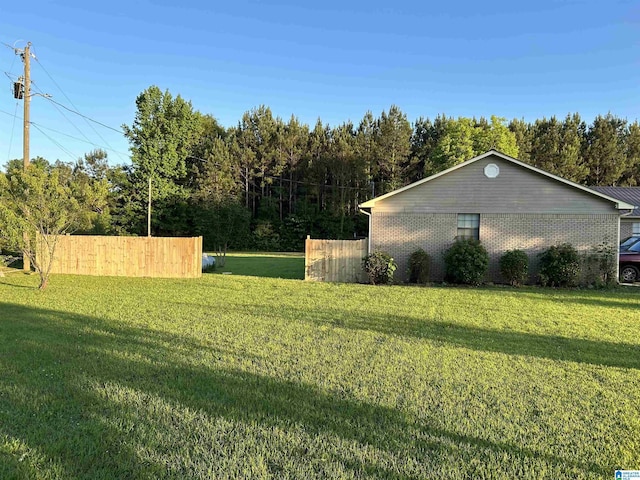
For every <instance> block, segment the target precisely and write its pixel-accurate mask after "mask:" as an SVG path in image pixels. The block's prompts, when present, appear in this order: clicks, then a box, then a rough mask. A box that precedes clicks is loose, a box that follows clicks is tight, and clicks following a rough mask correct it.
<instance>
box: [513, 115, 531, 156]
mask: <svg viewBox="0 0 640 480" xmlns="http://www.w3.org/2000/svg"><path fill="white" fill-rule="evenodd" d="M509 130H510V131H511V133H513V136H514V137H515V140H516V145H517V146H518V160H522V161H523V162H527V163H529V162H530V158H531V142H532V140H533V133H532V128H531V124H530V123H527V122H525V120H524V118H521V119H517V118H514V119H513V120H511V122H509Z"/></svg>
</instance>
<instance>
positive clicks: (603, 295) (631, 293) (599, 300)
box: [515, 288, 640, 311]
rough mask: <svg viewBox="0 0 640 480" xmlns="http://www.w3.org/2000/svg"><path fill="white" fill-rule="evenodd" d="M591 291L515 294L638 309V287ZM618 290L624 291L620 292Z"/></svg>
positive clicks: (597, 305)
mask: <svg viewBox="0 0 640 480" xmlns="http://www.w3.org/2000/svg"><path fill="white" fill-rule="evenodd" d="M593 292H594V293H592V294H589V293H587V292H584V291H575V290H549V289H545V290H544V293H538V292H535V293H534V292H522V291H516V292H515V294H516V295H518V296H519V297H526V298H531V299H534V300H537V299H541V300H549V299H550V298H551V297H553V298H554V300H555V301H557V302H560V303H563V304H577V305H588V306H594V307H602V308H617V309H622V310H633V311H637V310H638V306H639V303H640V289H632V288H624V289H619V290H609V291H607V290H601V291H597V292H595V291H593ZM619 292H624V293H622V294H620V293H619ZM615 297H621V298H615Z"/></svg>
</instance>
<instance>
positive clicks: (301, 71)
mask: <svg viewBox="0 0 640 480" xmlns="http://www.w3.org/2000/svg"><path fill="white" fill-rule="evenodd" d="M2 10H3V11H2V15H1V16H0V41H2V42H4V43H7V44H11V45H13V44H14V42H15V45H16V46H17V47H22V46H24V44H25V42H26V41H31V42H32V44H33V50H34V52H35V54H36V56H37V58H38V61H34V62H33V66H32V79H33V81H34V82H35V85H36V87H37V89H39V91H41V92H44V93H49V94H51V95H53V99H55V100H56V101H58V102H60V103H62V104H64V105H66V106H69V107H70V108H74V106H75V108H76V109H77V110H79V111H80V112H81V113H83V114H85V115H87V116H88V117H91V118H93V119H95V120H98V121H100V122H102V123H104V124H107V125H110V126H112V127H116V128H117V127H119V126H120V125H122V124H123V123H126V124H131V123H132V121H133V117H134V114H135V98H136V96H137V95H138V94H139V93H140V92H141V91H143V90H144V89H145V88H147V87H148V86H150V85H158V86H159V87H160V88H161V89H163V90H164V89H169V91H170V92H171V93H172V94H174V95H177V94H180V95H182V96H183V97H184V98H186V99H188V100H191V102H192V103H193V106H194V108H196V109H197V110H200V111H201V112H203V113H209V114H212V115H214V116H215V117H216V118H217V119H218V120H219V121H220V122H221V123H222V124H223V125H224V126H227V127H228V126H232V125H235V124H236V123H237V122H238V120H239V119H240V118H241V116H242V114H243V113H244V112H245V111H247V110H249V109H251V108H253V107H256V106H258V105H261V104H265V105H267V106H269V107H271V109H272V111H273V112H274V114H275V115H278V116H281V117H283V118H288V117H289V116H290V115H291V114H292V113H293V114H295V115H297V116H298V117H299V118H300V120H301V121H303V122H305V123H309V124H313V123H315V121H316V119H317V118H318V117H320V118H321V119H322V120H323V121H324V122H325V123H330V124H331V125H337V124H339V123H342V122H343V121H346V120H351V121H353V122H354V123H356V124H357V123H358V122H359V120H360V119H361V118H362V117H363V115H364V114H365V113H366V111H367V110H371V111H372V112H373V113H374V114H375V115H379V114H380V112H381V111H382V110H386V109H388V108H389V106H390V105H392V104H396V105H398V106H399V107H400V108H401V109H402V110H403V111H404V112H405V113H406V114H407V116H408V118H409V120H410V121H414V120H415V119H416V118H418V117H419V116H424V117H431V118H433V117H435V116H436V115H438V114H439V113H445V114H447V115H450V116H454V117H457V116H469V117H471V116H476V117H479V116H486V117H489V116H490V115H493V114H495V115H499V116H503V117H506V118H508V119H511V118H514V117H517V118H525V119H526V120H529V121H533V120H535V119H536V118H542V117H543V116H546V117H549V116H551V115H556V116H562V117H563V116H565V115H566V114H567V113H569V112H578V113H580V114H581V115H582V117H583V119H585V120H586V121H588V122H590V121H591V120H592V119H593V117H594V116H596V115H597V114H606V113H607V112H611V113H613V114H615V115H617V116H620V117H623V118H627V119H629V120H630V121H633V120H636V119H638V118H639V117H640V114H639V110H640V70H639V67H640V56H639V54H638V52H640V49H639V48H638V47H639V46H640V5H639V4H638V3H637V2H632V1H607V2H604V1H602V0H598V1H547V0H540V1H536V2H526V3H524V2H513V1H509V2H490V1H489V2H466V1H449V2H433V3H432V2H395V3H392V2H388V1H385V2H378V1H370V2H360V1H351V2H344V1H343V2H334V1H324V2H321V3H320V4H318V5H313V6H307V5H305V2H300V1H277V2H266V1H244V0H238V1H234V2H224V3H222V2H215V1H214V2H210V1H209V2H203V1H193V2H176V1H175V0H171V1H166V0H163V1H154V2H149V1H137V0H136V1H129V2H122V1H120V0H115V1H110V2H86V1H81V2H78V1H64V2H53V1H50V2H44V1H39V0H35V1H31V2H29V3H28V4H26V6H25V4H23V3H21V2H5V5H3V9H2ZM23 10H25V11H26V12H24V11H23ZM21 69H22V64H21V62H20V60H19V58H18V57H16V56H15V55H14V54H13V52H12V51H11V49H9V48H6V47H4V46H0V71H1V72H2V76H1V77H0V78H2V79H3V80H2V81H3V82H4V85H5V87H3V88H0V165H2V164H4V163H6V161H7V159H8V158H21V157H22V133H21V132H22V128H21V120H20V119H14V118H13V117H12V116H11V115H13V114H14V112H16V101H15V100H14V99H13V98H12V95H11V92H10V90H9V87H10V80H9V78H7V76H6V75H5V72H6V73H8V74H9V75H10V76H14V77H15V76H17V75H19V74H20V72H21ZM59 87H60V88H59ZM62 111H63V112H64V115H62V114H61V113H60V111H58V110H57V109H56V108H55V107H54V105H53V104H52V103H51V102H49V101H48V100H46V99H44V98H40V97H34V98H33V101H32V111H31V120H32V121H33V122H35V123H36V124H37V125H38V127H39V128H40V129H41V130H42V131H43V132H45V133H46V136H45V135H44V134H42V133H41V132H40V131H38V129H37V128H32V141H31V154H32V156H36V155H41V156H44V157H46V158H48V159H50V160H54V159H60V160H63V161H72V160H75V159H76V158H77V157H80V156H81V155H83V154H84V153H85V152H87V151H89V150H91V149H92V148H95V146H94V144H95V145H97V146H100V147H102V148H105V149H107V150H108V151H109V157H110V160H111V162H112V163H124V162H127V161H128V154H127V152H128V144H127V142H126V140H124V138H123V137H122V136H121V135H119V134H118V133H116V132H113V131H111V130H108V129H106V128H104V127H101V126H98V125H93V128H92V126H90V125H89V124H88V123H87V122H85V120H83V119H82V118H80V117H77V116H75V115H73V114H71V113H69V112H67V111H65V110H62ZM17 115H18V116H20V117H21V116H22V104H21V103H20V104H19V105H18V108H17ZM14 120H15V125H14ZM47 129H49V130H47ZM94 129H95V130H94ZM53 130H56V131H53ZM12 131H13V135H12ZM71 137H76V138H77V139H79V140H76V139H74V138H71Z"/></svg>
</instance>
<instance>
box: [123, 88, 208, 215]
mask: <svg viewBox="0 0 640 480" xmlns="http://www.w3.org/2000/svg"><path fill="white" fill-rule="evenodd" d="M202 128H203V123H202V121H201V115H200V114H199V113H198V112H196V111H194V110H193V107H192V105H191V102H188V101H185V100H184V99H183V98H182V97H181V96H180V95H178V96H177V97H175V98H174V97H173V96H172V95H171V94H170V93H169V91H168V90H167V91H165V92H162V91H161V90H160V89H159V88H158V87H157V86H155V85H154V86H151V87H149V88H148V89H146V90H145V91H143V92H142V93H141V94H140V95H138V97H137V98H136V114H135V118H134V121H133V124H132V125H131V126H128V125H123V126H122V129H123V130H124V134H125V137H126V138H127V140H129V150H130V151H131V161H132V163H133V167H134V168H133V171H132V173H133V175H134V176H133V183H134V185H135V188H136V189H138V190H141V191H146V190H147V184H148V182H149V181H150V182H151V191H152V199H153V200H167V199H169V197H173V198H177V199H180V200H184V198H186V196H187V193H186V192H185V189H184V188H183V185H182V183H184V180H185V178H186V176H187V157H189V156H190V155H191V153H192V149H193V147H194V145H195V144H196V142H197V141H198V139H199V138H200V135H201V132H202ZM169 203H170V200H169Z"/></svg>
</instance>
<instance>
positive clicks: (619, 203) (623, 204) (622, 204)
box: [359, 150, 635, 210]
mask: <svg viewBox="0 0 640 480" xmlns="http://www.w3.org/2000/svg"><path fill="white" fill-rule="evenodd" d="M491 155H495V156H497V157H499V158H501V159H503V160H506V161H508V162H511V163H514V164H516V165H519V166H521V167H523V168H526V169H528V170H531V171H533V172H536V173H539V174H540V175H544V176H546V177H549V178H551V179H553V180H555V181H557V182H561V183H564V184H566V185H568V186H570V187H573V188H576V189H578V190H582V191H584V192H587V193H589V194H591V195H594V196H596V197H600V198H603V199H605V200H608V201H610V202H613V203H615V205H616V208H617V209H618V210H633V209H635V204H634V203H633V202H632V203H628V202H627V201H625V200H622V199H620V198H616V197H614V196H610V195H608V194H606V193H604V192H598V191H595V189H591V188H587V187H585V186H583V185H579V184H577V183H574V182H571V181H569V180H565V179H564V178H562V177H558V176H556V175H553V174H551V173H549V172H545V171H544V170H540V169H539V168H536V167H533V166H531V165H528V164H526V163H523V162H521V161H520V160H516V159H515V158H513V157H510V156H509V155H505V154H504V153H502V152H498V151H497V150H489V151H488V152H486V153H483V154H482V155H478V156H477V157H474V158H472V159H470V160H467V161H466V162H463V163H460V164H458V165H455V166H453V167H451V168H449V169H447V170H444V171H442V172H439V173H436V174H435V175H432V176H430V177H427V178H423V179H422V180H418V181H417V182H414V183H412V184H410V185H407V186H406V187H402V188H399V189H397V190H394V191H393V192H389V193H386V194H384V195H380V196H379V197H376V198H372V199H371V200H368V201H366V202H364V203H361V204H360V205H359V207H360V208H373V207H374V206H375V204H376V202H379V201H380V200H384V199H385V198H389V197H391V196H393V195H397V194H398V193H401V192H404V191H406V190H409V189H411V188H415V187H417V186H418V185H422V184H423V183H426V182H430V181H431V180H434V179H436V178H438V177H441V176H443V175H446V174H447V173H449V172H453V171H454V170H457V169H459V168H462V167H464V166H466V165H469V164H471V163H474V162H477V161H479V160H482V159H484V158H487V157H489V156H491Z"/></svg>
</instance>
